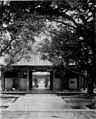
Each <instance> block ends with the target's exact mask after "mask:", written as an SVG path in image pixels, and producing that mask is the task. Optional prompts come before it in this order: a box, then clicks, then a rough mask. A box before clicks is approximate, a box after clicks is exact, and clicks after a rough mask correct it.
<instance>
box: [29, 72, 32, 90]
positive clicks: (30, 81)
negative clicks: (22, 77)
mask: <svg viewBox="0 0 96 119" xmlns="http://www.w3.org/2000/svg"><path fill="white" fill-rule="evenodd" d="M29 89H30V90H31V89H32V71H31V70H30V71H29Z"/></svg>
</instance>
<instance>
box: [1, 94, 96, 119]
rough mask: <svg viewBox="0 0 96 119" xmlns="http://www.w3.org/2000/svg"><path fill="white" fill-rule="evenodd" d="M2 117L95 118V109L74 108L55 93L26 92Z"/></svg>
mask: <svg viewBox="0 0 96 119" xmlns="http://www.w3.org/2000/svg"><path fill="white" fill-rule="evenodd" d="M0 113H1V117H0V119H71V118H73V119H95V118H96V117H95V115H94V116H92V113H94V114H95V111H92V110H90V109H72V108H71V107H70V106H69V105H68V104H67V103H66V102H65V101H64V100H63V99H62V98H61V97H60V96H57V95H55V94H26V95H22V96H20V97H19V98H18V99H17V100H16V101H15V102H14V103H11V104H10V106H9V107H8V108H6V109H2V110H1V112H0Z"/></svg>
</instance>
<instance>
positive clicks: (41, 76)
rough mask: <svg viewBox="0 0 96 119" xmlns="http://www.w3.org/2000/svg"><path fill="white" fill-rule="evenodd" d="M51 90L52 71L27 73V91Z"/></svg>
mask: <svg viewBox="0 0 96 119" xmlns="http://www.w3.org/2000/svg"><path fill="white" fill-rule="evenodd" d="M32 89H38V90H40V89H50V90H52V89H53V72H52V71H29V90H32Z"/></svg>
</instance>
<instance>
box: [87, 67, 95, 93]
mask: <svg viewBox="0 0 96 119" xmlns="http://www.w3.org/2000/svg"><path fill="white" fill-rule="evenodd" d="M92 69H93V68H91V67H90V69H89V71H88V93H89V94H93V89H94V71H93V70H92Z"/></svg>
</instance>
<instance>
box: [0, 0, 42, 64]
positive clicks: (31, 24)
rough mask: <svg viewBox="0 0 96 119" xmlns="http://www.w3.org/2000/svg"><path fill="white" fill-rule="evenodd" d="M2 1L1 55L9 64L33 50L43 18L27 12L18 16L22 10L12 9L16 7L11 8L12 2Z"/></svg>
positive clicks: (0, 20)
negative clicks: (35, 37)
mask: <svg viewBox="0 0 96 119" xmlns="http://www.w3.org/2000/svg"><path fill="white" fill-rule="evenodd" d="M0 3H1V4H0V11H1V17H0V23H1V25H0V46H1V47H0V57H5V62H6V63H7V65H8V64H11V63H14V62H17V61H19V60H20V59H21V58H22V56H24V54H28V53H26V52H27V51H29V50H30V51H32V46H33V43H34V36H36V35H38V34H39V33H40V31H42V27H43V19H42V17H41V16H39V15H37V14H29V13H26V12H25V13H24V14H22V16H17V14H19V13H21V11H18V10H17V11H15V12H14V10H13V11H12V9H14V8H12V9H11V6H10V5H11V3H10V2H5V3H4V1H2V2H0ZM9 6H10V7H9ZM25 9H26V8H25ZM15 10H16V9H15ZM6 36H7V37H6Z"/></svg>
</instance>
